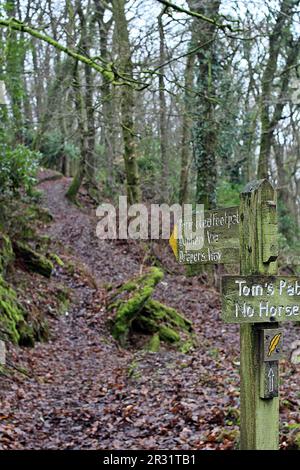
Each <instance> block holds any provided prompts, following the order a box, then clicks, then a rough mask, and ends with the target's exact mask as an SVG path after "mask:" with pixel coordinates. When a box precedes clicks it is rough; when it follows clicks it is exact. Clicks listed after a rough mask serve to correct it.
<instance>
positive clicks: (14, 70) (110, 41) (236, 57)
mask: <svg viewBox="0 0 300 470" xmlns="http://www.w3.org/2000/svg"><path fill="white" fill-rule="evenodd" d="M241 4H242V7H240V5H241ZM260 6H261V7H260V8H259V9H258V8H256V7H255V5H254V4H253V3H252V2H250V1H248V0H242V2H240V1H239V2H237V1H235V0H234V1H232V2H227V1H226V0H214V1H208V0H203V1H196V0H188V1H184V0H176V1H174V2H167V1H163V0H143V1H141V0H137V1H134V2H133V1H131V0H128V1H126V0H111V1H103V0H80V1H79V0H61V1H59V2H55V3H54V2H53V0H43V1H42V2H37V1H36V0H30V1H29V0H8V1H5V2H3V1H2V2H0V56H1V57H0V80H1V79H3V80H4V81H5V83H6V88H7V90H8V96H9V106H8V109H7V112H6V111H5V113H4V112H3V110H2V114H3V116H2V123H3V122H4V121H3V120H4V119H7V122H6V124H5V126H4V127H5V130H6V131H5V133H6V135H7V137H8V136H10V137H11V136H12V135H13V136H14V137H13V139H10V140H11V141H12V144H14V143H15V144H16V143H20V142H21V143H25V144H26V145H27V146H28V147H29V148H31V149H32V150H34V151H40V152H41V154H42V157H43V164H44V165H47V166H50V167H52V168H55V169H57V170H59V171H62V172H63V173H64V174H65V175H66V176H68V177H70V176H71V177H73V183H72V184H71V186H70V189H69V193H68V194H69V196H70V197H71V199H73V200H74V199H75V197H76V193H77V191H78V190H79V188H80V186H81V184H82V183H83V182H84V183H85V186H86V188H87V189H88V191H89V193H90V195H91V196H92V197H93V199H98V200H99V199H102V198H103V197H107V196H109V197H110V198H114V197H115V196H116V195H117V194H120V193H123V192H125V190H126V192H127V195H128V199H129V202H130V203H132V202H138V201H140V200H141V198H142V197H143V198H146V199H150V200H152V199H153V200H154V201H155V202H177V201H180V202H184V201H185V202H187V201H189V202H204V203H205V205H206V207H213V206H214V205H215V204H216V203H217V204H218V205H233V204H235V203H236V200H237V195H238V192H239V190H240V188H241V186H242V185H243V184H244V183H245V182H246V181H247V180H250V179H253V178H255V177H257V176H259V177H265V176H268V177H269V178H270V179H271V180H272V181H273V182H274V184H275V185H277V186H278V188H279V194H280V204H281V216H282V217H281V227H282V233H283V235H284V237H285V239H286V240H287V241H288V243H289V244H292V243H295V242H296V240H295V238H296V237H297V230H296V228H295V227H297V225H298V224H299V219H300V195H299V186H300V182H299V180H300V174H299V173H300V169H299V149H300V147H299V117H300V116H299V103H298V101H297V99H296V100H295V99H294V98H293V97H294V96H295V90H296V89H297V87H298V88H299V67H298V64H299V33H298V27H297V25H298V22H299V21H300V18H299V1H298V0H279V1H278V2H277V3H275V2H274V5H273V4H270V2H265V1H264V0H261V3H260ZM5 116H6V117H5ZM3 139H4V137H3V136H2V141H3Z"/></svg>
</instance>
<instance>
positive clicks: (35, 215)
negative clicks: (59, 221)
mask: <svg viewBox="0 0 300 470" xmlns="http://www.w3.org/2000/svg"><path fill="white" fill-rule="evenodd" d="M24 216H25V218H26V220H31V221H39V222H44V223H50V222H52V220H53V215H52V214H51V213H50V211H49V210H48V209H45V208H44V207H41V206H38V205H31V206H28V207H26V209H25V212H24Z"/></svg>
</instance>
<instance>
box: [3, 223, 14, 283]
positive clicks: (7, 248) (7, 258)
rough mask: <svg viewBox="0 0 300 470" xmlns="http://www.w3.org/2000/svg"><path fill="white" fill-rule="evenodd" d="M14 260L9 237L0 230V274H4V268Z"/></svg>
mask: <svg viewBox="0 0 300 470" xmlns="http://www.w3.org/2000/svg"><path fill="white" fill-rule="evenodd" d="M13 260H14V252H13V248H12V244H11V241H10V238H9V237H8V236H7V235H5V234H4V233H2V232H0V275H3V274H5V272H6V269H7V268H8V266H9V265H10V264H11V263H12V262H13Z"/></svg>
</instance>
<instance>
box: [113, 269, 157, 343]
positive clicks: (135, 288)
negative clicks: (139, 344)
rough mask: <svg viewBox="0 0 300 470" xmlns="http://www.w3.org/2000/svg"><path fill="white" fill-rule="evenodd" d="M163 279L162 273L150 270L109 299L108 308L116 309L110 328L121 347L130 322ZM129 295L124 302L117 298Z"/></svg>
mask: <svg viewBox="0 0 300 470" xmlns="http://www.w3.org/2000/svg"><path fill="white" fill-rule="evenodd" d="M162 278H163V272H162V271H161V270H160V269H157V268H151V269H150V270H149V271H148V272H147V273H146V274H144V275H143V276H140V277H138V278H136V279H134V280H131V281H130V282H128V283H125V284H124V285H123V286H122V287H121V288H119V289H117V291H116V292H115V293H114V295H113V296H112V297H111V300H110V304H109V305H108V308H110V309H112V308H114V309H116V315H115V319H114V322H113V327H112V335H113V337H114V338H115V339H117V340H118V341H119V342H120V343H121V344H122V345H125V343H126V341H127V337H128V333H129V330H130V327H131V324H132V321H133V320H134V319H135V318H136V316H137V315H138V314H139V313H140V312H141V310H142V309H143V307H144V305H145V303H146V301H147V300H148V299H149V297H150V296H151V295H152V293H153V289H154V287H155V286H156V285H157V283H158V282H159V281H160V280H161V279H162ZM124 293H127V294H131V297H129V299H126V300H125V301H124V299H123V298H118V296H120V294H124Z"/></svg>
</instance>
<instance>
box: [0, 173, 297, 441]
mask: <svg viewBox="0 0 300 470" xmlns="http://www.w3.org/2000/svg"><path fill="white" fill-rule="evenodd" d="M69 183H70V180H68V179H66V178H62V179H59V180H56V181H44V182H41V183H40V185H39V187H40V189H41V190H43V192H44V196H43V205H44V206H45V207H47V208H48V209H49V210H50V212H51V213H52V215H53V216H54V221H53V222H52V223H51V225H49V226H45V227H44V232H45V233H47V234H48V235H50V236H51V237H52V239H53V246H52V249H53V251H55V250H56V252H57V253H58V254H59V255H60V256H61V257H62V259H63V260H64V261H65V262H66V265H68V269H67V268H66V267H60V268H57V269H56V270H55V272H54V275H53V278H52V280H51V281H48V280H44V279H43V278H41V277H40V276H37V275H34V274H29V273H25V272H23V271H22V270H21V269H20V268H18V267H17V269H16V272H15V274H14V277H13V279H12V282H13V283H14V284H15V286H16V287H17V289H20V292H21V291H22V297H23V301H24V302H27V303H30V302H32V303H35V305H36V306H38V308H40V309H41V310H42V311H43V312H44V314H45V315H47V319H48V322H49V325H50V340H49V342H47V343H46V342H45V343H37V344H36V346H35V348H33V349H28V348H17V347H13V346H9V351H8V361H9V363H8V364H9V366H10V371H11V372H10V374H7V375H6V376H0V382H1V387H0V403H1V407H0V449H172V450H175V449H182V450H186V449H193V450H194V449H233V448H237V446H238V428H239V411H238V410H239V334H238V327H236V326H234V325H225V324H224V323H222V321H221V319H220V303H219V294H218V292H217V290H215V289H213V288H211V287H208V286H207V285H206V284H205V283H204V282H203V280H201V279H200V278H197V277H193V278H187V277H185V276H184V274H183V271H182V270H181V271H180V269H179V267H178V266H177V265H176V264H175V263H172V262H171V261H170V260H171V259H172V253H171V250H170V249H169V248H167V246H166V245H164V246H163V247H162V248H161V250H160V252H159V258H160V259H161V260H162V261H163V262H164V260H166V261H165V265H166V269H167V272H168V274H166V275H165V278H164V280H163V282H161V284H160V285H159V286H158V288H157V290H156V292H157V298H158V299H159V300H161V301H162V302H164V303H166V304H168V305H170V306H173V307H175V308H177V309H178V310H179V311H181V312H183V313H184V314H185V315H186V316H187V317H188V318H189V319H190V320H192V321H193V324H194V329H195V332H196V334H197V338H198V347H197V348H196V349H195V350H194V351H193V352H191V353H189V354H186V355H185V354H181V353H179V352H177V351H175V350H172V349H162V350H161V352H159V353H147V352H144V351H141V350H138V349H137V348H136V347H134V346H132V348H130V349H127V350H124V349H121V348H120V347H119V346H118V345H117V343H116V342H115V341H114V340H113V338H112V337H111V336H110V334H109V330H108V328H107V325H106V311H105V296H106V290H105V285H106V284H108V283H110V284H111V283H113V284H116V283H117V284H118V283H121V282H122V281H123V280H125V279H128V278H130V277H132V276H133V275H134V274H138V273H139V272H140V270H141V267H142V266H143V264H144V263H145V262H146V260H145V257H144V252H143V250H142V249H141V246H140V245H138V244H137V243H135V242H123V241H122V242H120V241H100V240H98V239H97V237H96V235H95V232H96V224H97V219H96V217H95V211H94V210H92V209H91V206H88V205H87V206H86V208H85V209H79V208H78V207H76V206H74V205H71V204H70V203H69V202H68V201H67V200H66V199H65V198H64V193H65V190H66V188H67V186H68V184H69ZM82 201H83V202H84V201H85V197H84V196H82ZM53 247H54V248H53ZM66 265H65V266H66ZM70 266H73V269H70ZM65 286H67V288H68V292H69V293H70V298H71V301H70V304H69V306H68V308H67V307H66V308H65V309H64V311H63V312H61V314H60V315H59V314H58V312H57V311H56V309H57V304H56V303H55V302H54V300H53V299H54V298H55V296H56V295H57V292H58V290H59V289H62V288H63V289H65ZM21 287H22V289H21ZM297 336H298V338H299V327H295V326H292V325H290V324H285V340H284V343H285V347H286V359H285V360H283V361H282V367H281V379H282V380H281V381H282V383H281V409H280V412H281V447H282V448H286V447H289V446H290V443H291V441H292V436H293V433H294V432H295V430H294V429H296V428H298V431H299V424H300V411H299V405H300V393H299V390H300V373H299V366H298V369H296V368H295V366H292V365H291V364H290V362H289V354H290V352H289V350H288V347H289V344H290V343H291V342H292V341H293V340H294V339H296V338H297ZM296 424H298V427H297V426H296Z"/></svg>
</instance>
